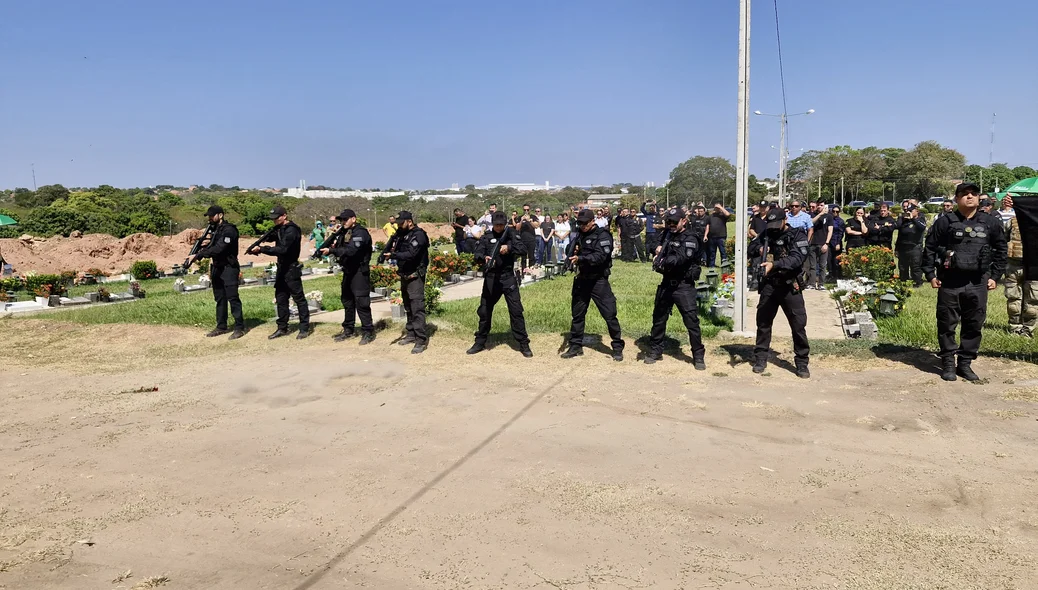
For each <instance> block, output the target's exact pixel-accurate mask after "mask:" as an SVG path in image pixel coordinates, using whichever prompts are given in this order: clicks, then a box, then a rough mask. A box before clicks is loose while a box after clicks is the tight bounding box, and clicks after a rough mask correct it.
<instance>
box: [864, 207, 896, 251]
mask: <svg viewBox="0 0 1038 590" xmlns="http://www.w3.org/2000/svg"><path fill="white" fill-rule="evenodd" d="M865 221H866V223H868V224H869V233H868V235H866V236H865V238H866V240H867V241H868V243H869V245H870V246H884V247H886V248H890V247H891V244H893V242H894V230H895V229H897V220H896V219H894V217H893V216H891V215H887V216H886V217H883V216H882V215H880V214H879V213H878V212H877V213H876V214H875V215H871V216H869V217H867V218H866V219H865Z"/></svg>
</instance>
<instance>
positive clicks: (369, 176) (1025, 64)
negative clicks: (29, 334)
mask: <svg viewBox="0 0 1038 590" xmlns="http://www.w3.org/2000/svg"><path fill="white" fill-rule="evenodd" d="M779 9H780V18H781V24H782V39H783V49H784V54H785V56H784V57H785V66H786V85H787V95H788V103H789V110H790V112H794V111H803V110H807V109H808V108H814V109H817V113H816V114H814V115H811V116H809V117H797V118H796V119H794V120H793V121H792V123H791V130H790V144H789V147H790V152H791V155H794V156H795V155H796V153H798V151H799V149H800V148H806V149H815V148H824V147H827V146H830V145H836V144H850V145H853V146H856V147H864V146H867V145H877V146H901V147H906V148H908V147H911V146H912V145H913V144H915V143H917V142H918V141H922V140H925V139H935V140H937V141H939V142H941V143H943V144H945V145H949V146H952V147H955V148H957V149H959V150H961V151H962V152H964V153H965V154H966V156H967V158H968V159H969V160H970V161H971V162H974V163H980V164H986V163H987V160H988V146H989V127H990V122H991V113H992V112H997V113H998V123H997V129H996V144H995V160H996V161H1008V162H1009V163H1010V165H1019V164H1025V163H1026V164H1030V165H1032V166H1035V167H1038V148H1036V146H1035V141H1034V137H1035V134H1036V131H1038V82H1036V81H1035V80H1036V75H1035V73H1034V64H1035V58H1036V57H1038V45H1036V42H1035V39H1034V30H1035V28H1034V27H1035V23H1036V22H1038V18H1036V17H1038V8H1036V7H1035V3H1034V2H1033V0H988V1H987V2H983V3H978V2H975V1H969V0H942V1H940V2H938V1H937V0H931V1H928V2H922V1H914V0H913V1H906V0H873V1H870V2H843V1H834V0H780V1H779ZM753 18H754V21H753V47H752V50H753V51H752V74H751V76H752V82H751V96H752V101H751V110H754V109H760V110H762V111H765V112H780V111H781V108H782V106H781V99H780V95H779V85H778V60H777V57H776V51H775V23H774V12H773V5H772V3H771V2H770V1H764V0H757V1H756V2H755V3H754V10H753ZM737 20H738V2H737V1H736V0H724V1H722V0H698V1H696V0H642V1H634V0H629V1H619V0H572V1H567V0H528V1H523V2H490V1H488V0H422V1H418V0H407V1H402V0H401V1H388V0H387V1H381V2H375V1H348V0H343V1H341V2H331V1H327V0H322V1H313V0H294V1H292V2H284V1H277V2H274V1H263V0H249V1H245V0H241V1H238V0H236V1H229V0H207V1H199V0H180V1H176V2H174V1H170V0H162V1H159V0H155V1H141V0H123V1H109V0H94V1H91V2H84V1H82V0H53V1H48V2H28V1H25V2H17V1H9V2H4V3H3V7H2V8H0V72H2V86H0V113H2V117H3V119H2V133H0V135H2V139H0V186H2V187H14V186H30V187H31V186H32V177H31V173H30V165H31V164H33V163H35V167H36V176H37V181H38V183H39V184H41V185H42V184H49V183H55V182H60V183H63V184H66V185H68V186H80V185H84V186H91V185H96V184H101V183H108V184H113V185H117V186H138V185H139V186H146V185H154V184H190V183H206V184H210V183H220V184H225V185H234V184H237V185H241V186H257V187H262V186H275V187H283V186H294V185H295V184H296V183H297V182H298V181H299V179H301V178H305V179H306V180H307V181H308V182H309V183H310V184H326V185H332V186H346V185H350V186H354V187H373V186H380V187H387V186H391V185H392V186H396V187H413V188H418V187H422V188H441V187H446V186H450V184H451V183H452V182H459V183H461V184H462V185H464V184H466V183H470V182H471V183H475V184H481V183H486V182H538V183H542V182H544V181H546V180H550V181H551V182H552V183H553V184H586V183H611V182H634V183H641V182H645V181H648V180H653V181H657V182H663V181H665V180H666V178H667V176H668V173H669V171H670V170H671V169H672V168H673V167H674V166H675V165H676V164H677V163H678V162H680V161H681V160H684V159H686V158H688V157H690V156H693V155H697V154H702V155H721V156H725V157H729V158H732V159H733V160H734V153H735V130H736V129H735V114H736V103H735V100H736V91H737V88H736V51H737V26H738V23H737ZM991 81H998V82H999V86H1001V87H1002V89H1001V90H998V91H996V92H984V91H982V90H981V86H984V85H986V84H988V83H990V82H991ZM751 141H752V149H751V156H750V158H751V171H752V172H754V173H756V174H758V175H759V176H762V177H764V176H774V175H775V171H776V168H777V166H776V164H775V160H776V159H777V158H776V152H775V151H774V150H772V149H771V148H770V146H771V145H774V144H777V143H778V123H777V121H776V120H772V119H764V118H761V117H756V118H755V120H754V121H753V125H752V127H751Z"/></svg>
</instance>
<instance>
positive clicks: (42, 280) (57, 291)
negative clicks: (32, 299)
mask: <svg viewBox="0 0 1038 590" xmlns="http://www.w3.org/2000/svg"><path fill="white" fill-rule="evenodd" d="M44 287H46V288H47V289H46V290H47V291H49V294H50V295H64V294H65V292H66V291H67V290H68V283H67V282H66V280H65V279H63V278H62V277H61V275H38V274H27V275H25V290H26V291H30V292H32V293H37V295H36V296H37V297H44V295H39V294H38V293H39V292H42V291H43V290H44Z"/></svg>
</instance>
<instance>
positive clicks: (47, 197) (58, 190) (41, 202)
mask: <svg viewBox="0 0 1038 590" xmlns="http://www.w3.org/2000/svg"><path fill="white" fill-rule="evenodd" d="M69 194H70V193H69V190H68V189H67V188H65V187H63V186H61V185H60V184H48V185H45V186H41V187H40V188H39V189H38V190H37V191H36V206H37V207H45V206H47V205H50V204H51V203H53V202H55V201H64V200H67V199H68V197H69Z"/></svg>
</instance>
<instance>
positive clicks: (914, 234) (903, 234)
mask: <svg viewBox="0 0 1038 590" xmlns="http://www.w3.org/2000/svg"><path fill="white" fill-rule="evenodd" d="M909 207H913V206H912V205H909ZM912 211H913V209H909V210H908V213H911V212H912ZM896 227H897V246H896V251H897V268H898V271H897V273H898V278H900V279H901V280H902V281H908V280H911V281H912V282H913V283H914V284H915V286H916V287H918V286H920V285H922V284H923V237H924V236H925V234H926V219H925V218H924V217H923V216H922V215H921V214H920V215H919V217H917V218H915V219H912V218H911V217H910V216H908V214H907V213H905V214H903V215H902V216H901V218H900V219H898V220H897V224H896Z"/></svg>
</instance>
